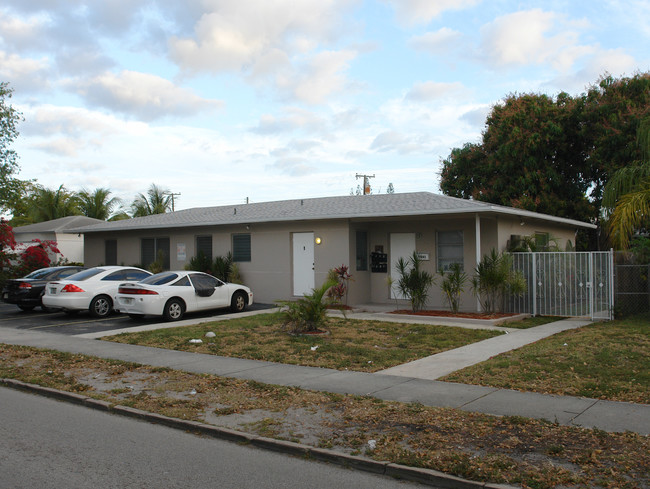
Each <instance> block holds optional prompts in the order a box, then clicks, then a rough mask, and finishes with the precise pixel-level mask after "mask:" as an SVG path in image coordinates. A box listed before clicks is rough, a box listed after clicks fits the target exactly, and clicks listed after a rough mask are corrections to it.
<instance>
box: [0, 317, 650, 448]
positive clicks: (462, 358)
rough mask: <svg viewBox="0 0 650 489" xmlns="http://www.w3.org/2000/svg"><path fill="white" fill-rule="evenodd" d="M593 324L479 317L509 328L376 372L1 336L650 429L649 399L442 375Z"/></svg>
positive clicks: (393, 396)
mask: <svg viewBox="0 0 650 489" xmlns="http://www.w3.org/2000/svg"><path fill="white" fill-rule="evenodd" d="M266 312H271V311H268V310H267V311H251V312H248V313H244V314H260V313H266ZM346 315H347V316H348V317H350V318H364V319H381V320H392V321H399V322H424V323H435V324H443V325H444V324H448V325H454V326H463V325H464V326H463V327H472V328H474V327H477V325H476V323H475V322H459V321H457V320H454V321H449V320H447V321H446V320H443V319H441V318H422V317H418V318H414V317H412V316H411V317H408V318H404V316H396V315H394V314H386V313H385V311H381V310H375V311H373V310H365V311H360V312H351V313H347V314H346ZM241 316H242V315H241V314H239V315H237V317H241ZM231 317H232V316H230V315H222V316H218V317H216V318H204V319H202V321H214V320H226V319H229V318H231ZM405 319H406V320H405ZM191 322H192V323H196V320H191ZM183 324H184V323H183V322H177V323H172V324H169V323H166V324H156V325H153V324H149V325H145V326H140V327H135V328H128V331H130V332H134V331H137V330H138V329H156V328H160V327H177V326H181V325H183ZM586 324H589V321H587V320H577V319H570V320H562V321H557V322H553V323H549V324H547V325H543V326H537V327H535V328H530V329H525V330H518V329H513V328H508V327H507V324H503V325H496V324H493V323H490V324H487V323H485V324H479V325H478V327H485V328H489V329H500V330H503V331H504V332H507V334H505V335H501V336H499V337H496V338H492V339H489V340H484V341H481V342H478V343H475V344H473V345H467V346H464V347H462V348H458V349H456V350H451V351H448V352H444V353H440V354H437V355H432V356H430V357H427V358H425V359H420V360H417V361H415V362H410V363H409V364H405V365H401V366H398V367H394V368H391V369H387V370H384V371H381V372H377V373H365V372H352V371H339V370H333V369H325V368H315V367H302V366H297V365H284V364H278V363H272V362H264V361H257V360H247V359H239V358H227V357H220V356H215V355H207V354H197V353H191V352H181V351H174V350H164V349H159V348H151V347H146V346H138V345H127V344H121V343H112V342H108V341H97V340H96V338H97V337H98V336H106V335H107V334H117V333H119V332H120V331H119V330H118V331H111V332H110V333H107V332H105V333H97V334H84V335H78V336H63V335H57V334H52V333H45V332H40V331H33V330H31V331H28V330H14V329H9V328H6V329H1V330H0V342H1V343H7V344H14V345H25V346H33V347H39V348H50V349H53V350H59V351H66V352H70V353H82V354H87V355H94V356H97V357H101V358H110V359H116V360H123V361H129V362H136V363H141V364H146V365H152V366H158V367H168V368H173V369H178V370H184V371H188V372H193V373H206V374H213V375H219V376H223V377H233V378H239V379H247V380H256V381H259V382H264V383H269V384H277V385H286V386H295V387H300V388H303V389H311V390H320V391H329V392H336V393H341V394H356V395H370V396H374V397H377V398H380V399H383V400H393V401H402V402H419V403H421V404H423V405H426V406H439V407H452V408H458V409H462V410H465V411H472V412H481V413H486V414H493V415H506V416H507V415H517V416H525V417H530V418H537V419H546V420H548V421H551V422H556V423H559V424H563V425H575V426H582V427H588V428H599V429H602V430H605V431H611V432H624V431H632V432H636V433H639V434H642V435H648V434H650V405H647V404H633V403H626V402H614V401H603V400H598V399H589V398H582V397H571V396H558V395H547V394H537V393H532V392H520V391H514V390H508V389H497V388H492V387H483V386H475V385H466V384H456V383H450V382H441V381H439V380H435V379H437V378H439V377H441V376H443V375H446V374H448V373H450V372H453V371H455V370H458V369H460V368H464V367H466V366H469V365H472V364H475V363H479V362H482V361H484V360H486V359H488V358H490V357H492V356H494V355H498V354H500V353H503V352H504V351H508V350H512V349H514V348H519V347H521V346H523V345H525V344H528V343H533V342H535V341H538V340H539V339H542V338H544V337H547V336H550V335H553V334H555V333H557V332H560V331H564V330H566V329H571V328H578V327H581V326H584V325H586Z"/></svg>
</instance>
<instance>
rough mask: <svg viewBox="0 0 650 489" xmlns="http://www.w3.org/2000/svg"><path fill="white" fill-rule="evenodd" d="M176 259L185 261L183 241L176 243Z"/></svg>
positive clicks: (185, 254)
mask: <svg viewBox="0 0 650 489" xmlns="http://www.w3.org/2000/svg"><path fill="white" fill-rule="evenodd" d="M176 259H177V260H178V261H185V260H186V259H187V253H186V251H185V243H176Z"/></svg>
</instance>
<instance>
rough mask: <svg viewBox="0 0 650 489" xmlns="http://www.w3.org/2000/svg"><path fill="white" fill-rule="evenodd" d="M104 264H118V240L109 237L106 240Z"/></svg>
mask: <svg viewBox="0 0 650 489" xmlns="http://www.w3.org/2000/svg"><path fill="white" fill-rule="evenodd" d="M104 264H105V265H117V240H116V239H107V240H106V241H104Z"/></svg>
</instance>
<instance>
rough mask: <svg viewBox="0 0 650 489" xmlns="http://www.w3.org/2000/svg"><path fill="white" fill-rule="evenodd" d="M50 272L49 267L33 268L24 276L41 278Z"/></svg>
mask: <svg viewBox="0 0 650 489" xmlns="http://www.w3.org/2000/svg"><path fill="white" fill-rule="evenodd" d="M51 272H52V269H51V268H41V269H40V270H34V271H33V272H32V273H30V274H29V275H25V278H41V277H45V276H46V275H48V274H50V273H51Z"/></svg>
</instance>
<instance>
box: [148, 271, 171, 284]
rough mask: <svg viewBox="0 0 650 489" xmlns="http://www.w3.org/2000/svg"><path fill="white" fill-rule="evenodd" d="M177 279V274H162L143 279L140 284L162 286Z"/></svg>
mask: <svg viewBox="0 0 650 489" xmlns="http://www.w3.org/2000/svg"><path fill="white" fill-rule="evenodd" d="M177 278H178V274H177V273H173V272H162V273H157V274H155V275H151V276H149V277H147V278H145V279H144V280H142V283H143V284H148V285H164V284H167V283H169V282H171V281H172V280H176V279H177Z"/></svg>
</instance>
